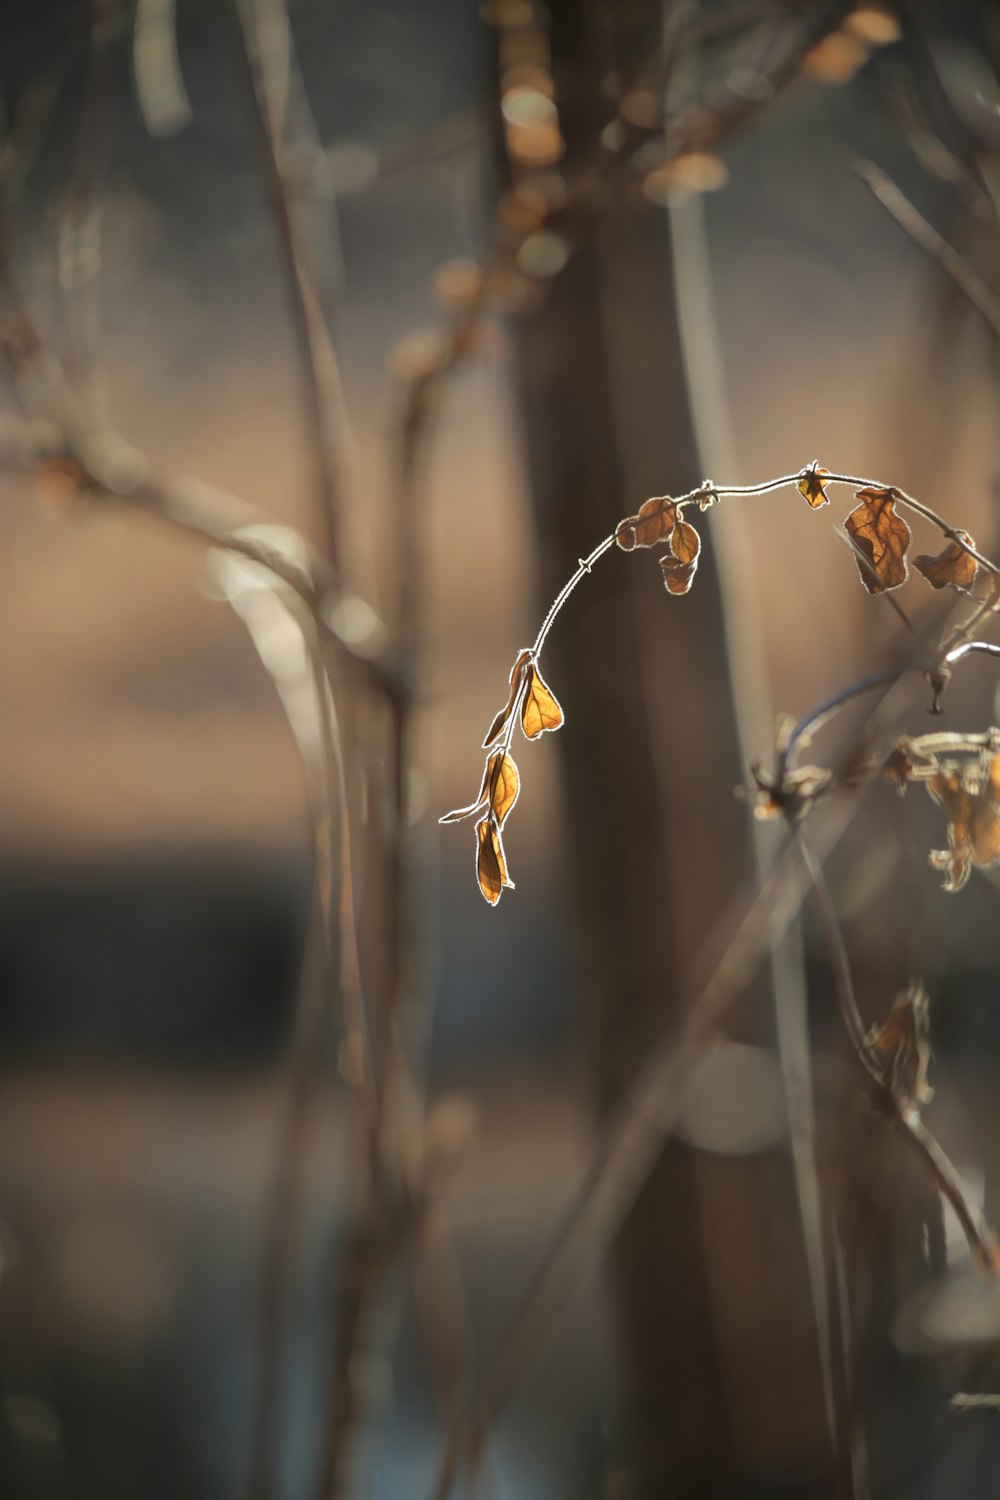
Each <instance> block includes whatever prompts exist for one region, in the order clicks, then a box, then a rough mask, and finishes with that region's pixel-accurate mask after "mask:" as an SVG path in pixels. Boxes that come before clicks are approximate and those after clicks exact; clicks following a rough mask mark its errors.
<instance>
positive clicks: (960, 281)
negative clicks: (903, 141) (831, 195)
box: [854, 161, 1000, 338]
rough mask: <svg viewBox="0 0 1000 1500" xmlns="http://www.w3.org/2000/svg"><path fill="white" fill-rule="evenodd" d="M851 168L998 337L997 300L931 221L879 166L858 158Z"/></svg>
mask: <svg viewBox="0 0 1000 1500" xmlns="http://www.w3.org/2000/svg"><path fill="white" fill-rule="evenodd" d="M854 170H855V172H856V173H857V174H858V176H859V177H860V178H861V181H862V182H863V183H864V184H865V186H866V187H867V188H870V189H871V191H872V193H874V195H875V197H876V198H877V199H878V201H879V202H880V203H881V205H882V207H883V208H884V209H885V210H886V211H887V212H888V213H890V214H891V215H892V217H893V218H894V219H895V221H896V223H897V224H898V225H899V226H900V228H901V229H905V231H906V233H907V234H908V235H909V236H910V238H911V240H913V241H914V242H915V243H916V244H918V245H919V246H920V247H921V249H923V250H926V251H927V252H928V254H929V255H932V256H933V257H934V259H935V260H936V261H937V263H938V265H939V266H940V267H941V269H942V271H945V272H947V274H948V275H949V276H950V277H951V279H952V281H953V282H954V283H955V285H956V286H957V287H958V289H959V291H961V292H962V293H963V295H964V296H965V298H966V300H967V301H968V302H969V303H970V305H971V306H972V307H974V308H975V310H976V312H977V313H978V314H979V316H980V317H981V318H982V319H983V322H984V323H985V324H986V326H987V327H988V328H989V330H990V332H991V333H993V334H994V335H995V336H996V337H998V338H1000V299H998V298H996V297H995V296H994V295H993V293H992V292H991V291H990V289H989V287H988V286H986V284H985V282H984V281H983V280H982V279H981V277H979V276H978V275H977V274H976V272H975V271H974V270H973V268H972V267H971V266H970V265H969V263H968V261H967V260H964V259H963V258H962V256H961V255H959V253H958V251H957V250H956V249H955V248H954V246H952V245H950V244H949V243H948V241H947V240H946V239H945V238H944V236H943V235H940V234H939V233H938V232H937V230H936V229H935V228H934V226H933V224H929V223H928V222H927V220H926V219H925V218H924V216H923V214H921V213H918V211H917V210H916V209H915V208H914V206H913V204H912V203H911V202H910V200H909V199H908V198H907V197H905V196H904V194H903V193H901V192H900V190H899V188H898V187H897V186H896V184H895V183H894V182H893V181H892V179H891V178H890V177H888V176H887V175H886V173H885V172H883V171H882V169H881V167H877V166H876V165H875V163H874V162H871V161H859V162H855V164H854Z"/></svg>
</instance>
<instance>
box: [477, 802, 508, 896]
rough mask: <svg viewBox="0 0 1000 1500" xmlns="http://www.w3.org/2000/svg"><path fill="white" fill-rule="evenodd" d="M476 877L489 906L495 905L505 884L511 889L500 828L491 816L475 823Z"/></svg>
mask: <svg viewBox="0 0 1000 1500" xmlns="http://www.w3.org/2000/svg"><path fill="white" fill-rule="evenodd" d="M476 841H477V850H476V878H477V880H478V881H479V889H480V890H481V891H482V893H483V896H484V898H485V899H486V900H487V901H488V902H489V903H490V905H491V906H496V904H497V902H498V901H499V900H500V895H501V892H502V891H503V889H504V887H505V886H506V887H507V888H508V889H510V890H513V889H514V884H513V881H512V880H510V878H509V877H508V875H507V861H506V859H505V857H504V852H503V843H502V841H501V838H500V830H499V829H498V828H497V826H496V824H495V823H494V822H493V819H492V818H484V819H483V820H482V822H481V823H477V824H476Z"/></svg>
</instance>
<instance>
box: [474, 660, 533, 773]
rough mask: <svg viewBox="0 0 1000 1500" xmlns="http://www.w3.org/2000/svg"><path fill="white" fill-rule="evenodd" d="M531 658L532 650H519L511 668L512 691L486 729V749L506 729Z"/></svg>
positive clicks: (484, 746) (484, 743)
mask: <svg viewBox="0 0 1000 1500" xmlns="http://www.w3.org/2000/svg"><path fill="white" fill-rule="evenodd" d="M530 660H531V652H530V651H527V650H525V651H519V652H518V654H517V658H516V659H515V662H514V665H513V666H512V667H511V669H510V678H509V679H508V680H509V682H510V692H509V694H508V695H507V702H506V703H505V704H504V706H503V708H502V709H501V710H500V712H499V713H498V714H497V716H496V718H495V719H494V720H493V723H492V724H491V725H490V727H489V729H488V730H487V731H486V738H485V739H484V740H483V749H484V750H489V749H490V747H491V746H492V745H493V744H494V743H495V742H496V741H497V740H498V739H499V738H500V736H501V734H502V733H503V731H504V730H505V729H506V727H507V720H508V719H509V718H510V716H511V714H512V713H513V711H514V704H515V703H516V702H517V695H518V692H519V690H520V687H521V673H522V672H523V671H524V668H525V667H526V666H527V664H528V662H529V661H530Z"/></svg>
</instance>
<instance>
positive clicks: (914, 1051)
mask: <svg viewBox="0 0 1000 1500" xmlns="http://www.w3.org/2000/svg"><path fill="white" fill-rule="evenodd" d="M868 1044H869V1046H870V1048H871V1050H872V1052H873V1053H874V1055H875V1057H876V1059H877V1060H878V1063H879V1066H880V1068H881V1072H882V1079H883V1082H884V1083H885V1085H886V1087H887V1088H888V1089H889V1090H890V1091H891V1093H892V1096H893V1098H894V1099H895V1100H896V1103H897V1104H899V1105H901V1106H902V1108H903V1109H906V1110H917V1111H919V1109H920V1106H921V1105H922V1104H929V1103H930V1101H931V1100H932V1099H933V1097H934V1090H933V1089H932V1088H931V1087H930V1085H929V1084H928V1082H927V1068H928V1066H929V1064H930V1059H931V1046H930V1001H929V999H928V995H927V991H926V990H925V989H924V987H923V985H922V984H919V983H918V982H917V981H913V983H911V984H909V985H907V987H906V989H905V990H904V991H903V993H902V994H901V995H897V997H896V999H895V1000H894V1001H893V1005H892V1010H891V1011H890V1012H889V1019H888V1021H886V1023H885V1025H884V1026H873V1027H872V1029H871V1031H870V1032H869V1033H868Z"/></svg>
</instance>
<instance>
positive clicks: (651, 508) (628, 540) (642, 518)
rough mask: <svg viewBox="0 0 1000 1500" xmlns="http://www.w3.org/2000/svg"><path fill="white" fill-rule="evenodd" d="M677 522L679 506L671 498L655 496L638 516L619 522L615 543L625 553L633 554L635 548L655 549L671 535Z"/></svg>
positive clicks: (640, 510)
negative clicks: (658, 543)
mask: <svg viewBox="0 0 1000 1500" xmlns="http://www.w3.org/2000/svg"><path fill="white" fill-rule="evenodd" d="M676 520H677V505H676V503H675V502H674V501H673V500H671V498H670V496H669V495H654V496H653V498H652V499H651V500H647V501H646V503H645V504H644V505H641V506H640V507H639V510H638V513H637V514H636V515H634V516H626V517H625V519H624V520H623V521H619V522H618V525H617V527H616V528H615V541H616V542H617V543H618V545H619V547H620V548H621V549H622V551H623V552H631V551H632V549H633V547H655V546H656V544H657V542H662V541H665V540H666V538H667V537H668V536H669V535H670V533H671V532H672V531H673V529H674V522H675V521H676Z"/></svg>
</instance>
